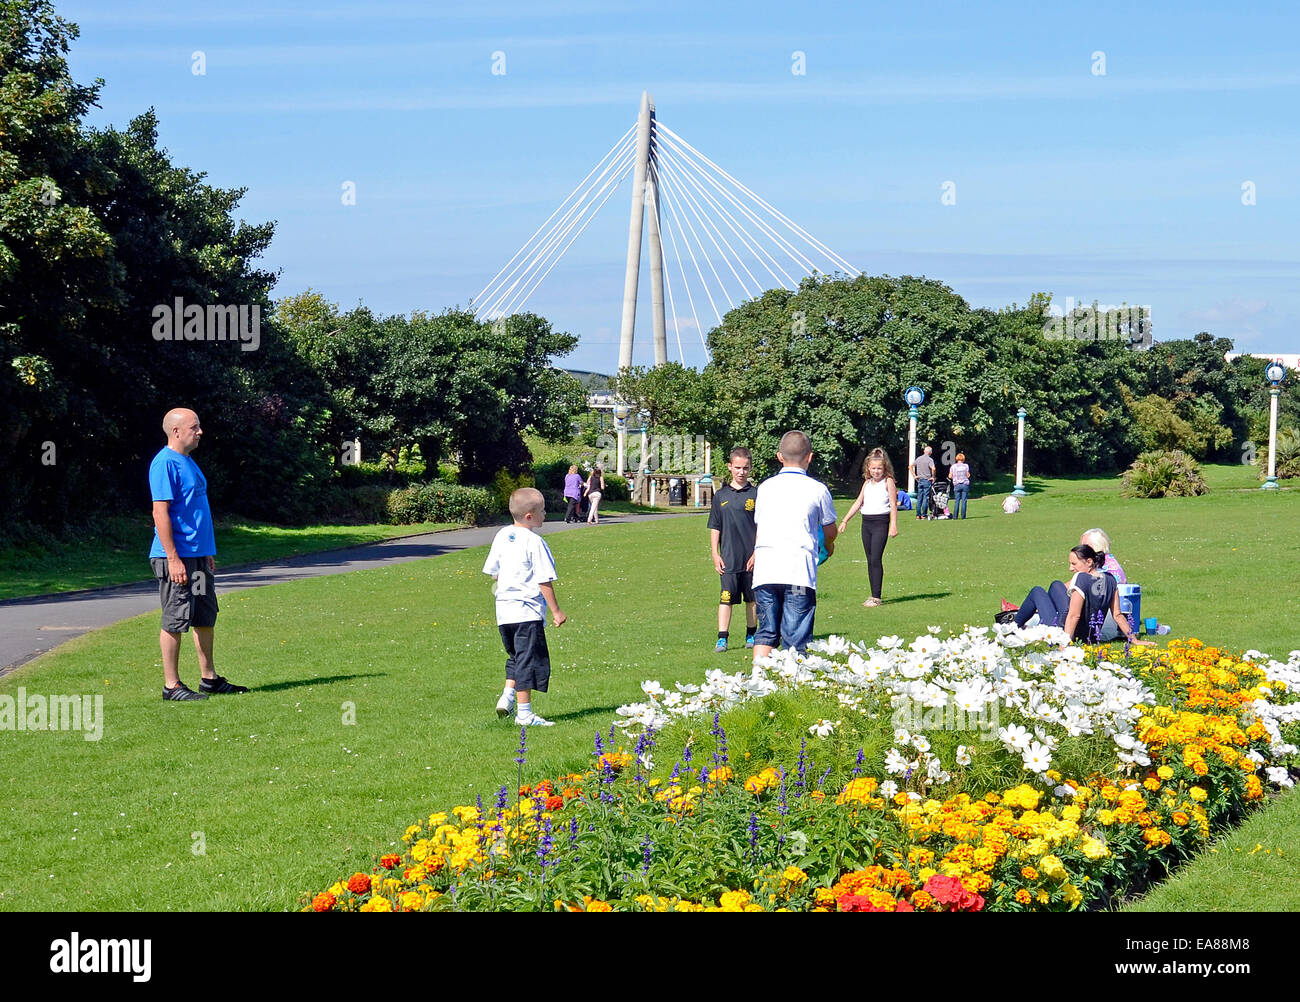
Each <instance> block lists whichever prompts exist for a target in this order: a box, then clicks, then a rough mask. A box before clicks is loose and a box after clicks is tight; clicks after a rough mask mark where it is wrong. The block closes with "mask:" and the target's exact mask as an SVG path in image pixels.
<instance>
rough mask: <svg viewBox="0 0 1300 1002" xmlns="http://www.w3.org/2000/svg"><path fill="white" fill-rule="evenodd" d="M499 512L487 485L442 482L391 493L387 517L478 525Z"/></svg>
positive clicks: (404, 521)
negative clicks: (477, 485) (484, 486)
mask: <svg viewBox="0 0 1300 1002" xmlns="http://www.w3.org/2000/svg"><path fill="white" fill-rule="evenodd" d="M499 511H500V508H498V507H497V503H496V498H495V497H494V496H493V493H492V491H490V490H488V489H487V488H483V487H465V486H463V485H461V484H448V483H443V482H441V481H434V482H433V483H430V484H417V485H413V486H411V487H402V488H399V489H398V490H395V491H392V492H390V493H389V495H388V502H387V517H388V519H387V520H388V521H389V522H391V523H392V524H394V525H409V524H411V523H414V522H468V523H469V524H471V525H477V524H478V523H480V522H482V521H484V520H486V519H487V518H488V517H490V516H492V515H495V514H497V513H498V512H499Z"/></svg>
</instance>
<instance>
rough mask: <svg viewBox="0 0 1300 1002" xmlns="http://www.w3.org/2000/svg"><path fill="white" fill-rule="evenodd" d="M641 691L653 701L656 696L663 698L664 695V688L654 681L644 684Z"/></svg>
mask: <svg viewBox="0 0 1300 1002" xmlns="http://www.w3.org/2000/svg"><path fill="white" fill-rule="evenodd" d="M641 691H642V692H644V693H645V694H646V695H647V696H649V697H650V698H651V699H653V698H654V697H655V696H662V695H663V694H664V687H663V686H662V685H660V684H659V683H658V682H655V681H653V680H652V681H648V682H642V683H641Z"/></svg>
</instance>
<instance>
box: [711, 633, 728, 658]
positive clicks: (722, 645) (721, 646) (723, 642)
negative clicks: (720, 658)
mask: <svg viewBox="0 0 1300 1002" xmlns="http://www.w3.org/2000/svg"><path fill="white" fill-rule="evenodd" d="M726 649H727V638H726V637H719V638H718V646H716V647H715V648H713V653H714V654H721V653H722V652H723V651H725V650H726Z"/></svg>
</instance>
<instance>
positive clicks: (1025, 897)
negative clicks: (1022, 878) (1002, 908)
mask: <svg viewBox="0 0 1300 1002" xmlns="http://www.w3.org/2000/svg"><path fill="white" fill-rule="evenodd" d="M1033 900H1034V896H1033V895H1032V894H1030V893H1029V892H1028V891H1027V890H1025V889H1024V888H1023V887H1022V888H1020V890H1018V891H1016V903H1017V904H1022V905H1027V904H1029V902H1031V901H1033Z"/></svg>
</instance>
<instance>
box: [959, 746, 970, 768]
mask: <svg viewBox="0 0 1300 1002" xmlns="http://www.w3.org/2000/svg"><path fill="white" fill-rule="evenodd" d="M970 763H971V757H970V749H968V748H967V747H966V746H965V745H958V746H957V764H958V765H970Z"/></svg>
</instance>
